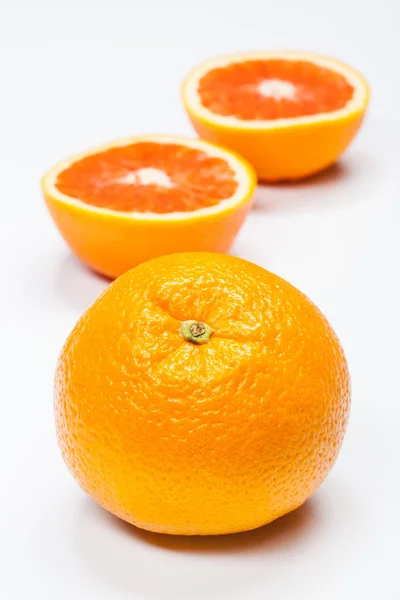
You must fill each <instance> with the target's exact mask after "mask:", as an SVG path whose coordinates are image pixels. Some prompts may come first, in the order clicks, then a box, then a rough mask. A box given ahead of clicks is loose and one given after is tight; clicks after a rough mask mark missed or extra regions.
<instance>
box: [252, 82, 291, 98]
mask: <svg viewBox="0 0 400 600" xmlns="http://www.w3.org/2000/svg"><path fill="white" fill-rule="evenodd" d="M258 91H259V93H260V94H261V96H264V98H275V99H276V100H282V99H284V98H286V99H287V100H294V99H295V98H296V86H295V85H293V83H290V81H284V80H283V79H266V80H265V81H262V82H261V83H260V85H259V86H258Z"/></svg>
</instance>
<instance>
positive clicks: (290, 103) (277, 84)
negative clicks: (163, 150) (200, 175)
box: [198, 59, 354, 121]
mask: <svg viewBox="0 0 400 600" xmlns="http://www.w3.org/2000/svg"><path fill="white" fill-rule="evenodd" d="M268 84H269V86H270V87H269V90H268ZM263 85H264V90H265V88H267V90H268V91H267V92H266V93H265V92H264V94H263V93H261V91H260V90H261V89H262V86H263ZM292 86H294V87H292ZM282 87H283V90H282ZM274 88H275V89H274ZM276 88H278V90H277V89H276ZM279 88H281V89H279ZM285 88H286V89H285ZM198 93H199V96H200V98H201V102H202V104H203V106H205V107H206V108H208V109H210V110H211V111H212V112H213V113H216V114H219V115H223V116H233V117H236V118H238V119H241V120H245V121H250V120H256V119H257V120H273V119H282V118H283V119H287V118H296V117H302V116H309V115H314V114H318V113H326V112H333V111H336V110H339V109H341V108H343V107H344V106H346V104H347V103H348V102H349V100H350V99H351V98H352V96H353V94H354V88H353V86H352V85H350V83H349V82H348V81H347V79H346V78H345V77H343V75H340V74H339V73H336V72H334V71H332V70H330V69H327V68H325V67H320V66H318V65H316V64H314V63H311V62H308V61H305V60H279V59H274V60H249V61H246V62H240V63H232V64H230V65H228V66H226V67H220V68H216V69H213V70H211V71H209V72H208V73H207V74H206V75H204V77H203V78H202V79H201V80H200V82H199V86H198ZM269 94H270V95H269Z"/></svg>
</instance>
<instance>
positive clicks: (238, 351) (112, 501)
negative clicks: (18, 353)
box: [55, 253, 350, 535]
mask: <svg viewBox="0 0 400 600" xmlns="http://www.w3.org/2000/svg"><path fill="white" fill-rule="evenodd" d="M188 319H195V320H198V321H202V322H204V323H207V324H208V325H209V326H211V327H212V328H213V329H214V333H213V335H212V336H211V338H210V339H209V341H208V342H206V343H204V344H202V345H196V344H192V343H191V342H189V341H185V340H184V339H183V337H182V336H181V335H180V333H179V328H180V323H181V321H184V320H188ZM349 405H350V383H349V374H348V369H347V364H346V360H345V358H344V355H343V351H342V348H341V346H340V343H339V341H338V339H337V337H336V335H335V333H334V332H333V330H332V329H331V327H330V325H329V324H328V322H327V321H326V319H325V317H324V316H323V315H322V314H321V313H320V311H319V310H318V309H317V308H316V307H315V305H314V304H312V302H311V301H310V300H309V299H308V298H307V297H306V296H304V295H303V294H302V293H301V292H299V291H298V290H297V289H296V288H294V287H293V286H291V285H290V284H289V283H287V282H286V281H284V280H283V279H281V278H279V277H278V276H276V275H274V274H272V273H270V272H268V271H266V270H264V269H262V268H261V267H258V266H256V265H253V264H251V263H248V262H246V261H244V260H241V259H238V258H234V257H232V256H225V255H220V254H208V253H188V254H177V255H172V256H167V257H162V258H158V259H155V260H152V261H150V262H147V263H144V264H142V265H140V266H138V267H136V268H135V269H133V270H131V271H129V272H128V273H126V274H124V275H123V276H122V277H120V278H119V279H118V280H116V281H115V282H114V283H113V284H112V285H111V286H110V287H109V288H108V289H107V290H106V291H105V292H104V293H103V295H102V296H101V297H100V298H99V299H98V300H97V301H96V302H95V303H94V304H93V306H92V307H91V308H90V309H89V310H88V311H87V312H86V313H85V314H84V316H83V317H82V318H81V320H80V321H79V322H78V324H77V325H76V327H75V329H74V330H73V332H72V334H71V335H70V337H69V339H68V340H67V342H66V344H65V346H64V348H63V350H62V353H61V356H60V359H59V363H58V367H57V374H56V382H55V412H56V424H57V433H58V440H59V443H60V447H61V450H62V454H63V456H64V459H65V461H66V463H67V465H68V467H69V469H70V470H71V472H72V474H73V475H74V477H75V478H76V479H77V481H78V482H79V484H80V485H81V487H82V488H83V489H84V490H85V491H86V492H87V493H88V494H90V495H91V496H92V497H93V498H94V500H96V502H98V503H99V504H100V505H101V506H103V507H104V508H106V509H107V510H109V511H110V512H111V513H113V514H115V515H117V516H118V517H120V518H121V519H124V520H125V521H128V522H130V523H133V524H134V525H136V526H138V527H141V528H143V529H148V530H150V531H156V532H163V533H170V534H184V535H195V534H200V535H208V534H224V533H233V532H238V531H243V530H248V529H253V528H255V527H258V526H261V525H263V524H265V523H268V522H270V521H272V520H274V519H276V518H277V517H280V516H282V515H284V514H285V513H287V512H289V511H291V510H293V509H295V508H297V507H298V506H300V505H301V504H303V502H305V500H307V498H309V496H311V494H312V493H313V492H314V491H315V490H316V489H317V488H318V486H319V485H320V484H321V482H322V481H323V479H324V478H325V477H326V475H327V473H328V472H329V470H330V469H331V467H332V465H333V463H334V462H335V459H336V457H337V454H338V452H339V449H340V446H341V443H342V440H343V436H344V433H345V429H346V424H347V420H348V414H349Z"/></svg>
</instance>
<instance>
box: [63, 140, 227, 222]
mask: <svg viewBox="0 0 400 600" xmlns="http://www.w3.org/2000/svg"><path fill="white" fill-rule="evenodd" d="M237 185H238V184H237V181H236V179H235V173H234V171H233V169H232V168H231V167H230V166H229V165H228V164H227V163H226V161H224V160H223V159H221V158H217V157H212V156H209V155H208V154H207V153H206V152H204V151H202V150H198V149H196V148H189V147H187V146H184V145H180V144H160V143H157V142H141V143H137V144H130V145H129V144H128V145H127V146H123V147H117V148H110V149H109V150H105V151H103V152H99V153H97V154H92V155H90V156H87V157H85V158H82V159H81V160H78V161H77V162H75V163H73V164H72V165H71V166H70V167H69V168H67V169H65V170H64V171H63V172H62V173H60V175H59V176H58V178H57V181H56V186H57V188H58V189H59V190H60V191H61V192H62V193H63V194H66V195H67V196H71V197H72V198H78V199H79V200H81V201H82V202H84V203H85V204H89V205H92V206H98V207H102V208H109V209H112V210H117V211H122V212H150V213H160V214H163V213H170V212H186V211H192V210H197V209H199V208H205V207H207V206H213V205H215V204H218V203H219V202H220V201H221V200H225V199H227V198H231V197H232V195H233V194H234V192H235V191H236V189H237Z"/></svg>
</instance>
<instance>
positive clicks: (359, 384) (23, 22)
mask: <svg viewBox="0 0 400 600" xmlns="http://www.w3.org/2000/svg"><path fill="white" fill-rule="evenodd" d="M399 16H400V8H399V5H398V2H397V0H392V1H389V0H386V1H385V0H381V1H380V2H379V3H378V2H374V1H372V0H370V1H368V0H360V1H356V0H352V1H350V0H347V1H346V2H344V1H343V2H336V3H330V4H327V3H325V2H321V0H313V1H311V0H304V1H303V2H300V1H298V0H293V2H289V1H288V0H280V1H279V2H276V1H275V2H268V1H266V0H259V1H258V2H257V1H256V0H246V1H245V2H243V3H241V2H236V3H235V2H233V1H232V0H227V1H218V0H203V1H202V2H197V3H194V2H190V1H189V0H185V1H184V0H182V1H181V2H178V1H176V0H175V1H173V0H169V1H168V2H163V1H162V0H160V1H159V2H156V1H155V0H153V1H151V0H147V2H144V1H140V2H138V1H133V0H131V1H128V0H126V2H122V1H121V0H113V2H104V1H103V2H101V1H100V0H99V1H98V2H94V0H93V2H90V1H89V0H86V1H84V0H80V1H79V2H78V0H69V2H54V0H53V1H50V0H48V1H47V2H44V1H40V0H37V1H36V2H33V1H31V0H25V2H21V1H20V2H18V1H17V0H8V1H7V0H2V3H1V6H0V46H1V53H0V63H1V93H0V159H1V183H2V186H1V199H2V207H1V212H0V246H1V248H0V264H1V273H2V281H1V284H0V285H1V295H0V308H1V315H2V320H1V323H0V354H1V357H0V358H1V365H2V369H1V378H0V402H1V409H2V411H1V421H0V430H1V435H0V451H1V494H0V553H1V566H2V568H1V571H2V574H1V577H0V597H1V598H2V599H4V600H26V599H29V600H31V599H32V600H36V599H40V600H47V599H52V600H53V599H55V598H56V599H57V600H70V599H71V598H76V599H79V600H81V599H82V600H125V599H132V600H164V599H165V600H170V599H171V600H192V599H193V600H194V599H195V600H205V599H207V600H224V599H225V598H229V599H230V600H261V599H263V600H264V599H266V598H271V599H274V600H275V599H279V600H303V599H307V600H357V599H359V598H360V599H363V600H369V599H374V600H375V599H376V598H385V600H396V599H398V598H399V597H400V584H399V580H398V573H397V571H398V539H399V535H400V521H399V512H398V497H399V458H400V437H399V433H398V431H399V417H400V408H399V407H400V398H399V385H398V372H399V358H400V356H399V354H400V353H399V336H400V318H399V306H400V287H399V267H398V261H399V254H400V253H399V250H400V241H399V234H398V225H399V216H400V209H399V194H400V185H399V183H400V181H399V180H400V176H399V170H400V169H399V158H400V156H399V155H400V152H399V139H400V121H399V116H398V99H399V95H400V83H399V78H398V77H397V74H398V59H399V53H400V45H399V42H398V41H396V40H398V39H399V38H398V31H397V29H398V22H399ZM284 47H293V48H301V49H306V50H316V51H320V52H323V53H326V54H333V55H336V56H337V57H339V58H341V59H344V60H347V61H348V62H350V63H351V64H353V65H354V66H356V67H358V68H360V70H362V71H363V72H364V73H365V74H366V76H367V77H368V78H369V80H370V81H371V83H372V86H373V92H374V95H373V103H372V107H371V111H370V116H369V119H368V121H367V122H366V124H365V128H364V130H363V132H362V134H361V135H360V136H359V138H358V139H357V141H356V143H355V144H354V146H353V147H352V149H351V150H350V151H349V152H348V153H347V155H346V156H345V157H344V159H343V161H342V163H341V164H340V166H338V167H336V168H335V169H333V170H331V171H330V172H328V173H326V174H324V175H322V176H320V177H319V178H316V179H314V180H312V181H309V182H306V183H302V184H300V185H298V186H295V185H291V186H282V187H271V188H264V189H262V190H260V191H259V192H258V194H257V203H256V208H255V210H254V212H253V214H252V215H251V216H250V218H249V220H248V221H247V222H246V224H245V226H244V228H243V230H242V233H241V235H240V237H239V239H238V241H237V243H236V245H235V247H234V252H235V253H236V254H239V255H241V256H243V257H245V258H247V259H250V260H253V261H255V262H257V263H259V264H261V265H263V266H265V267H267V268H270V269H271V270H273V271H276V272H277V273H279V274H280V275H282V276H284V277H286V278H287V279H289V280H290V281H291V282H292V283H294V284H295V285H297V286H298V287H300V288H301V289H302V290H303V291H305V292H306V293H307V294H309V295H310V296H311V298H313V300H314V301H315V302H317V304H319V306H320V307H321V309H322V310H323V311H324V312H325V313H326V315H327V316H328V317H329V319H330V320H331V322H332V324H333V326H334V327H335V328H336V330H337V332H338V334H339V336H340V338H341V340H342V342H343V345H344V347H345V349H346V352H347V355H348V358H349V362H350V368H351V372H352V377H353V391H354V393H353V410H352V416H351V422H350V427H349V430H348V434H347V438H346V441H345V444H344V447H343V451H342V453H341V456H340V459H339V461H338V463H337V465H336V467H335V469H334V471H333V472H332V474H331V475H330V477H329V478H328V480H327V481H326V482H325V484H324V485H323V487H322V488H321V490H320V491H319V492H318V493H317V494H316V496H315V497H314V498H313V500H312V501H310V502H309V503H308V504H306V505H305V507H304V508H302V509H300V510H298V511H297V512H295V513H293V514H292V515H290V516H289V517H287V518H284V519H282V520H280V521H278V522H276V523H275V524H273V525H271V526H269V527H265V528H263V529H260V530H257V531H255V532H252V533H248V534H242V535H238V536H234V537H232V536H230V537H223V538H218V539H203V540H198V539H181V538H169V537H163V536H156V535H150V534H144V533H140V532H139V531H136V530H135V529H133V528H130V527H128V526H125V525H124V524H123V523H121V522H118V521H117V520H116V519H113V518H112V517H109V516H108V515H107V514H106V513H105V512H103V511H102V510H100V509H98V508H97V507H96V506H95V505H94V504H93V503H92V502H91V501H90V500H89V499H88V498H86V497H85V496H84V495H83V493H82V492H81V491H80V490H79V489H78V487H77V485H76V484H75V483H74V481H73V480H72V478H71V477H70V476H69V475H68V473H67V471H66V469H65V468H64V465H63V463H62V460H61V458H60V456H59V453H58V450H57V446H56V442H55V436H54V429H53V415H52V377H53V370H54V366H55V362H56V358H57V354H58V351H59V349H60V347H61V345H62V343H63V341H64V339H65V337H66V335H67V334H68V332H69V330H70V329H71V328H72V326H73V324H74V323H75V321H76V319H77V318H78V317H79V315H80V314H81V313H82V311H83V310H84V309H85V308H86V307H87V306H89V304H90V303H91V302H92V301H93V300H94V299H95V298H96V296H97V295H98V293H99V292H100V291H101V290H102V289H103V287H104V286H105V285H106V283H105V282H104V281H103V280H101V279H99V278H97V277H96V276H94V275H92V274H91V273H89V272H87V271H86V270H85V269H84V268H83V267H81V266H80V265H79V264H78V263H77V262H75V260H74V259H73V258H72V257H71V256H70V254H69V252H68V250H67V249H66V247H65V246H64V244H63V242H62V241H61V240H60V238H59V236H58V234H57V232H56V231H55V229H54V227H53V224H52V222H51V221H50V219H49V217H48V216H47V214H46V211H45V209H44V206H43V203H42V200H41V196H40V191H39V184H38V182H39V178H40V176H41V174H42V173H43V172H44V171H45V170H46V169H47V168H48V167H49V166H51V165H52V164H53V163H55V162H56V161H57V160H59V159H62V158H64V157H65V156H67V155H68V154H69V153H70V152H76V151H79V150H81V149H83V148H85V147H87V146H90V145H93V144H96V143H101V142H103V141H107V140H108V139H112V138H114V137H121V136H126V135H129V134H133V133H141V132H153V131H157V132H165V133H178V134H189V133H190V131H191V130H190V127H189V125H188V123H187V121H186V118H185V116H184V114H183V111H182V109H181V106H180V101H179V83H180V80H181V78H182V76H183V75H184V74H185V73H186V71H187V70H188V69H189V68H190V67H191V66H192V65H193V64H195V63H196V62H198V61H199V60H201V59H203V58H204V57H207V56H210V55H213V54H215V53H223V52H231V51H236V50H241V49H243V50H244V49H246V50H247V49H260V48H261V49H263V48H284Z"/></svg>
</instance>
